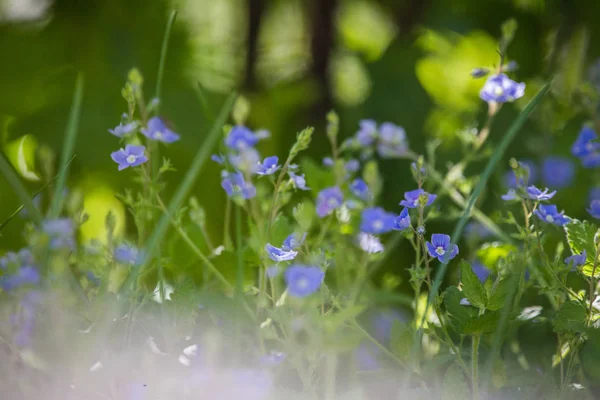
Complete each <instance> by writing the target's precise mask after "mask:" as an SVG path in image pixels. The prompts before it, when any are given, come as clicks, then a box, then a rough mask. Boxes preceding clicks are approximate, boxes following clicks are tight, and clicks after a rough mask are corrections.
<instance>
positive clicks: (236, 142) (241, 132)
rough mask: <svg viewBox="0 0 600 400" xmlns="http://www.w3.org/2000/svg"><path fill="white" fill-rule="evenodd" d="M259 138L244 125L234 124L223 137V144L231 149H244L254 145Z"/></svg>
mask: <svg viewBox="0 0 600 400" xmlns="http://www.w3.org/2000/svg"><path fill="white" fill-rule="evenodd" d="M258 141H259V138H258V137H257V136H256V135H255V134H254V132H252V131H251V130H250V129H248V128H246V127H245V126H241V125H238V126H234V127H233V128H231V131H229V135H227V137H226V138H225V145H226V146H227V147H229V148H230V149H232V150H244V149H247V148H249V147H254V146H255V145H256V144H257V143H258Z"/></svg>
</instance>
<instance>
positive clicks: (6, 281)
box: [0, 265, 41, 292]
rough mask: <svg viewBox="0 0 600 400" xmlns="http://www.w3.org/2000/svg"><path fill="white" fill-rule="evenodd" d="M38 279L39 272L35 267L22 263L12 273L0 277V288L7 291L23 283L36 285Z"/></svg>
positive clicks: (23, 284) (38, 281)
mask: <svg viewBox="0 0 600 400" xmlns="http://www.w3.org/2000/svg"><path fill="white" fill-rule="evenodd" d="M40 280H41V278H40V272H39V271H38V269H37V268H35V267H34V266H31V265H23V266H21V267H19V268H18V269H17V271H16V272H15V273H14V274H12V275H3V276H2V277H0V288H2V290H4V291H7V292H8V291H11V290H14V289H16V288H19V287H21V286H25V285H37V284H38V283H40Z"/></svg>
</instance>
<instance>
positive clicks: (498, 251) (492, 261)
mask: <svg viewBox="0 0 600 400" xmlns="http://www.w3.org/2000/svg"><path fill="white" fill-rule="evenodd" d="M516 250H517V248H516V247H515V246H513V245H510V244H504V243H500V242H493V243H486V244H484V245H483V246H482V247H481V248H480V249H479V250H477V258H478V259H479V261H481V263H482V264H483V265H485V267H486V268H487V269H489V270H492V271H495V270H496V263H497V262H498V260H501V259H505V258H506V257H508V255H509V254H510V253H512V252H514V251H516Z"/></svg>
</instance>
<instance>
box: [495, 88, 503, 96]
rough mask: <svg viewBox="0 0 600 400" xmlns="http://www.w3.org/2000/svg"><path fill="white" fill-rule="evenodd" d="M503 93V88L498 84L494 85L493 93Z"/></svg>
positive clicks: (497, 94) (499, 94)
mask: <svg viewBox="0 0 600 400" xmlns="http://www.w3.org/2000/svg"><path fill="white" fill-rule="evenodd" d="M503 93H504V89H502V88H501V87H500V86H496V87H495V88H494V94H495V95H496V96H501V95H502V94H503Z"/></svg>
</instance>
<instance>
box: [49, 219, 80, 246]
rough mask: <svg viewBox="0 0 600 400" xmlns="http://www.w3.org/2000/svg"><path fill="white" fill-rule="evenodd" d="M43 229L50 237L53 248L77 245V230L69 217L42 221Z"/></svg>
mask: <svg viewBox="0 0 600 400" xmlns="http://www.w3.org/2000/svg"><path fill="white" fill-rule="evenodd" d="M42 230H43V231H44V233H46V234H47V235H48V236H49V237H50V248H51V249H55V250H56V249H64V248H70V249H72V248H74V247H75V238H74V234H75V230H74V227H73V221H71V220H70V219H69V218H57V219H47V220H45V221H43V222H42Z"/></svg>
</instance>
